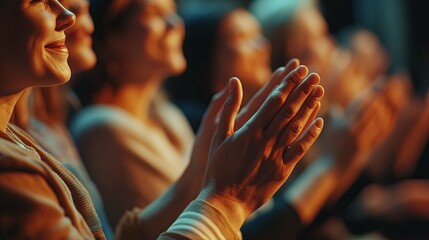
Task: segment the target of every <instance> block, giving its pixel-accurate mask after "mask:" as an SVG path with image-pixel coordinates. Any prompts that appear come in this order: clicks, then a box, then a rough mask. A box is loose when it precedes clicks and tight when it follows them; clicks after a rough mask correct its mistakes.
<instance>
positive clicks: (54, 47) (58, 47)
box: [45, 39, 69, 54]
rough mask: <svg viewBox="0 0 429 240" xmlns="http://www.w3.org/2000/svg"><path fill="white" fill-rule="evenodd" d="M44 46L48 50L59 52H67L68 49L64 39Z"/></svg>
mask: <svg viewBox="0 0 429 240" xmlns="http://www.w3.org/2000/svg"><path fill="white" fill-rule="evenodd" d="M45 48H46V49H48V50H51V51H55V52H59V53H64V54H68V53H69V51H68V49H67V47H66V40H65V39H62V40H58V41H55V42H52V43H49V44H47V45H46V46H45Z"/></svg>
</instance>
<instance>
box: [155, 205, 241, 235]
mask: <svg viewBox="0 0 429 240" xmlns="http://www.w3.org/2000/svg"><path fill="white" fill-rule="evenodd" d="M158 239H163V240H168V239H241V233H240V232H239V231H238V230H237V232H236V231H234V230H233V229H232V228H231V226H230V225H229V224H228V220H227V218H226V217H225V216H224V215H223V214H222V213H221V212H220V211H218V210H217V209H216V208H215V207H214V206H212V205H211V204H209V203H208V202H205V201H203V200H194V201H193V202H192V203H191V204H189V206H188V207H187V208H186V209H185V211H183V213H182V214H181V215H180V216H179V218H178V219H177V220H176V221H175V222H174V223H173V225H171V227H170V228H169V229H168V230H167V231H166V232H164V233H162V234H161V236H160V237H159V238H158Z"/></svg>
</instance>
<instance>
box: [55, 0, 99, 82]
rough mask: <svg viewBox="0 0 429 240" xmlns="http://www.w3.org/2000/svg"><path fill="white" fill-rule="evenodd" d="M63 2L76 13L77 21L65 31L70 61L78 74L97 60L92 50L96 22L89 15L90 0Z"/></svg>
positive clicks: (74, 72) (73, 69) (64, 0)
mask: <svg viewBox="0 0 429 240" xmlns="http://www.w3.org/2000/svg"><path fill="white" fill-rule="evenodd" d="M61 4H63V6H64V7H65V8H67V9H69V10H70V11H71V12H73V13H74V14H75V15H76V23H75V24H74V25H73V26H72V27H70V28H69V29H67V30H66V31H65V33H66V36H67V38H66V46H67V48H68V49H69V58H68V63H69V65H70V68H71V70H72V73H73V74H76V73H80V72H82V71H85V70H88V69H90V68H92V67H93V66H94V65H95V63H96V61H97V59H96V57H95V53H94V51H92V37H91V35H92V33H93V32H94V23H93V22H92V19H91V16H90V15H89V2H88V0H61Z"/></svg>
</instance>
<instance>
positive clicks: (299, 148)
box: [295, 143, 307, 156]
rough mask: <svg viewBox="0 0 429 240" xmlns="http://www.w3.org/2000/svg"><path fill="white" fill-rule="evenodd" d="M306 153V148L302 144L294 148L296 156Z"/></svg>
mask: <svg viewBox="0 0 429 240" xmlns="http://www.w3.org/2000/svg"><path fill="white" fill-rule="evenodd" d="M306 152H307V148H306V147H305V145H304V144H302V143H299V144H297V145H296V147H295V155H296V156H303V155H304V154H305V153H306Z"/></svg>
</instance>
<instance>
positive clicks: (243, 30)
mask: <svg viewBox="0 0 429 240" xmlns="http://www.w3.org/2000/svg"><path fill="white" fill-rule="evenodd" d="M218 36H219V37H218V39H219V40H218V44H217V46H216V48H217V49H216V51H215V52H216V53H217V54H216V56H215V59H216V60H215V66H214V68H215V70H214V71H213V72H214V73H216V77H215V79H214V81H213V82H212V89H214V91H215V92H217V91H220V90H221V89H222V87H223V86H224V84H225V79H228V77H230V76H236V77H238V78H240V80H241V81H242V83H243V90H244V102H247V101H248V100H249V99H250V96H252V95H253V94H255V93H256V92H257V91H258V89H259V88H261V87H262V86H263V85H264V84H265V82H266V81H267V79H268V78H269V76H270V75H271V67H270V51H271V46H270V44H269V42H268V41H267V39H266V38H265V37H264V36H263V35H262V32H261V27H260V25H259V23H258V22H257V20H256V19H255V17H254V16H253V15H251V14H250V13H249V12H248V11H246V10H244V9H237V10H234V11H232V12H231V13H229V14H227V15H226V16H225V18H224V19H223V20H222V21H221V23H220V26H219V30H218Z"/></svg>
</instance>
